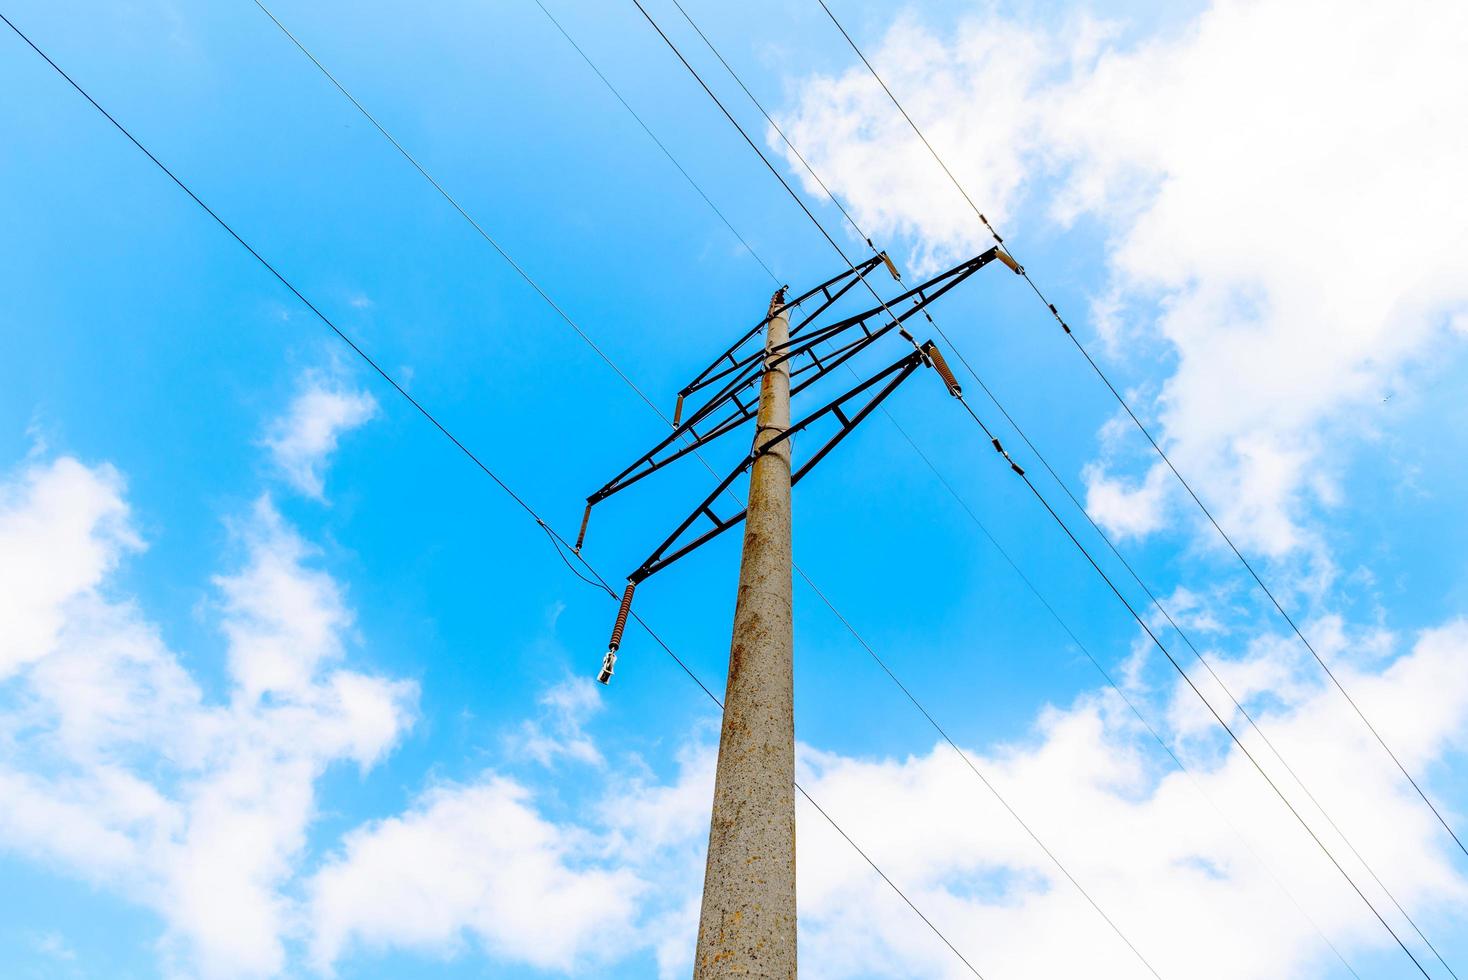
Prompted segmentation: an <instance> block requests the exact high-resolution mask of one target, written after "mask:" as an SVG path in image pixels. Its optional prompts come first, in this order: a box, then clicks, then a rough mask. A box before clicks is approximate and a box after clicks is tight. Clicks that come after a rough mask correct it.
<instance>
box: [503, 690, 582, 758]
mask: <svg viewBox="0 0 1468 980" xmlns="http://www.w3.org/2000/svg"><path fill="white" fill-rule="evenodd" d="M601 698H602V694H601V685H600V684H597V683H595V682H593V681H592V680H591V678H589V677H568V678H566V679H565V680H564V681H562V682H561V683H559V684H556V685H554V686H552V687H551V688H550V689H549V690H547V691H546V692H545V693H543V694H542V695H541V696H540V698H539V703H540V708H541V713H540V717H539V718H537V719H535V720H530V719H527V720H525V721H523V722H521V724H520V729H519V731H517V732H515V733H514V734H513V735H511V736H510V738H509V748H510V751H511V753H513V754H515V755H521V756H525V757H527V758H530V759H533V760H534V761H536V762H538V763H540V764H541V765H544V766H548V765H551V764H552V763H553V762H555V761H556V760H557V759H559V758H567V759H571V760H573V761H576V762H582V763H585V764H587V765H592V766H599V765H601V764H602V763H603V762H604V761H605V760H603V758H602V754H601V751H600V750H599V749H598V748H597V747H596V743H595V742H594V741H592V739H591V736H590V735H588V734H587V732H586V729H585V727H584V726H585V723H586V721H587V719H589V718H590V717H591V716H593V715H595V714H597V713H598V712H600V711H601V709H602V700H601Z"/></svg>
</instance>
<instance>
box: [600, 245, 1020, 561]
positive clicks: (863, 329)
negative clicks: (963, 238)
mask: <svg viewBox="0 0 1468 980" xmlns="http://www.w3.org/2000/svg"><path fill="white" fill-rule="evenodd" d="M1004 258H1005V256H1004V254H1003V253H1002V252H1000V251H999V249H998V248H997V247H995V248H990V249H989V250H988V251H986V252H983V253H981V254H979V255H976V256H974V257H973V258H971V259H968V260H967V261H964V262H961V263H959V264H958V265H955V266H954V267H953V268H951V269H948V270H946V271H944V272H941V273H939V274H938V275H936V276H933V277H932V278H931V279H929V280H927V281H926V282H923V283H920V284H918V285H916V286H914V287H912V288H910V289H908V290H906V291H905V292H903V293H901V294H900V295H898V296H897V297H896V298H894V299H892V300H891V301H889V302H887V303H884V304H881V305H878V306H873V307H871V308H869V309H867V310H864V311H862V312H860V313H857V314H854V315H852V316H848V317H845V318H843V319H840V320H837V321H836V322H834V323H831V324H827V325H825V326H821V327H818V328H815V329H810V324H811V323H813V322H814V321H815V319H816V318H817V317H819V316H820V315H821V314H822V313H824V312H825V311H826V310H828V309H829V308H830V306H831V304H832V303H834V302H835V301H836V300H837V299H839V298H841V296H843V295H845V293H846V292H847V291H849V290H850V289H851V288H852V287H854V286H855V285H856V284H858V283H859V282H861V281H862V279H863V278H864V277H865V276H866V275H867V273H869V272H870V271H871V270H872V269H874V268H876V267H877V266H879V265H881V264H883V262H884V260H883V258H882V256H881V255H877V256H874V257H873V258H871V259H868V260H867V261H866V262H863V263H861V264H860V265H857V266H853V267H852V268H851V269H848V270H846V272H843V273H842V274H841V275H838V276H834V277H832V278H831V279H828V280H826V282H824V283H822V284H821V285H819V286H817V287H816V288H815V289H812V290H809V291H807V292H806V293H804V294H803V295H802V296H800V297H798V298H796V299H795V300H793V301H790V302H788V303H786V304H785V307H784V308H785V309H787V310H788V309H790V308H792V307H794V306H796V305H797V304H799V303H800V302H802V301H803V300H805V299H808V298H810V297H811V296H814V295H815V294H817V293H820V294H821V295H822V296H823V297H824V298H823V300H822V302H821V303H820V304H819V306H818V308H817V309H816V310H815V311H813V312H812V313H810V314H809V315H808V316H805V317H803V318H802V319H801V320H800V322H799V323H798V324H797V326H796V327H795V328H793V329H792V330H791V337H790V339H789V340H788V341H786V342H785V343H782V344H779V345H777V346H775V347H772V348H770V349H768V350H765V349H760V350H756V351H754V352H752V353H750V354H747V355H745V356H743V357H735V356H734V355H735V353H736V352H737V351H738V350H739V348H740V347H742V346H743V345H744V344H745V343H747V342H748V341H749V340H750V338H752V337H753V336H754V335H755V333H756V332H757V331H759V330H761V329H763V328H764V326H765V325H766V324H767V323H768V322H769V317H766V318H765V319H763V320H761V321H760V322H759V323H758V324H756V325H755V326H754V327H753V328H752V329H751V330H750V331H749V332H747V333H746V334H745V335H744V336H743V337H741V338H740V340H739V341H738V342H737V343H735V344H734V345H733V346H731V347H730V348H728V349H727V350H726V351H725V352H724V353H723V354H721V355H720V356H719V359H718V360H716V361H714V363H713V364H711V365H709V367H707V368H705V369H704V371H703V372H702V373H701V374H700V375H699V376H698V377H697V378H695V379H694V381H693V382H692V383H691V384H689V385H688V386H687V387H685V388H684V389H683V391H681V392H680V393H679V395H678V407H679V413H675V421H674V427H673V431H672V432H671V433H669V434H668V435H667V436H666V437H665V438H663V439H662V440H661V441H660V442H658V444H657V445H656V446H654V447H653V448H652V449H650V450H649V451H648V452H646V453H644V454H643V455H642V456H640V457H638V458H637V459H636V460H635V461H634V462H633V463H632V464H631V465H629V466H628V467H626V468H625V469H623V470H622V471H621V472H620V473H618V474H617V475H616V476H614V477H613V478H612V479H611V480H609V481H607V483H606V484H604V485H603V486H602V487H601V488H599V489H598V490H597V491H596V492H594V493H592V494H591V495H590V496H589V497H587V498H586V506H587V512H588V514H589V512H590V510H591V508H592V507H594V506H595V505H596V504H598V503H600V502H601V501H603V500H606V499H607V498H608V497H610V496H612V495H613V494H616V493H619V492H620V491H622V490H625V489H627V488H628V487H630V486H631V485H632V484H634V483H637V482H638V481H640V480H642V479H644V478H646V477H648V476H651V475H652V474H653V473H655V472H657V471H658V470H660V469H662V468H663V467H665V466H668V465H670V464H671V463H674V462H677V461H678V460H680V459H682V458H683V457H685V456H687V455H688V454H689V453H692V452H695V451H697V450H698V449H701V448H703V447H704V446H706V445H708V444H709V443H711V442H713V441H714V440H716V439H718V438H720V437H721V436H724V435H727V434H728V433H730V432H733V431H735V430H736V429H739V428H740V427H742V426H743V425H744V424H745V423H747V422H749V421H750V420H751V419H753V418H754V416H755V413H756V411H757V410H758V403H757V398H756V397H755V393H754V392H753V391H751V390H750V389H753V388H754V386H755V385H756V384H757V383H758V382H759V379H760V378H761V377H762V376H763V374H764V372H765V371H767V370H770V369H772V368H775V367H778V366H780V365H782V364H785V363H787V362H790V361H793V360H794V359H796V358H800V357H805V358H807V360H806V361H804V362H803V363H801V364H799V365H792V368H791V377H790V380H791V389H790V394H791V397H794V396H795V395H798V394H799V393H800V392H801V391H803V390H804V389H805V388H807V387H809V386H810V385H812V384H814V383H815V382H816V381H818V380H820V379H821V378H823V377H824V376H825V375H826V374H828V373H829V372H830V371H831V370H833V369H835V368H837V367H840V366H841V365H843V364H845V363H846V362H848V361H850V360H851V359H852V358H854V357H856V356H857V355H858V354H860V353H861V352H862V351H864V350H866V349H867V348H868V347H870V346H871V345H873V344H874V343H876V342H877V341H878V340H880V339H881V338H882V337H884V336H885V335H886V334H887V333H889V332H890V331H892V330H894V329H899V328H901V327H902V324H904V323H905V322H906V321H907V320H909V319H910V318H912V317H913V316H916V315H917V314H918V313H920V312H922V311H923V310H924V309H925V308H926V307H927V305H928V304H929V303H932V302H934V301H935V300H937V299H938V298H940V297H941V296H943V295H944V294H945V293H947V292H948V291H949V290H951V289H954V288H956V287H957V286H959V285H960V284H961V283H963V282H964V280H966V279H968V277H969V276H972V275H973V274H974V273H976V272H978V271H979V270H980V269H982V268H983V267H984V266H986V265H988V264H989V263H990V262H993V261H994V260H995V259H999V260H1001V261H1003V260H1004ZM1005 264H1006V265H1007V264H1008V263H1007V262H1006V263H1005ZM833 289H834V291H833ZM909 300H911V301H912V305H911V306H910V307H908V308H907V309H905V310H902V311H901V312H894V311H893V309H892V308H893V307H894V306H897V305H898V304H901V303H905V302H907V301H909ZM879 317H885V318H886V322H885V323H881V324H880V325H873V323H871V322H869V321H877V320H878V318H879ZM853 331H855V332H857V335H856V336H844V335H849V334H851V333H852V332H853ZM822 344H831V345H833V347H832V349H831V350H829V351H826V352H824V353H819V352H818V351H817V347H818V346H819V345H822ZM726 361H727V362H728V363H727V366H721V365H724V363H725V362H726ZM724 379H728V380H726V381H725V382H724V384H723V385H722V386H721V387H719V389H718V390H717V391H715V392H714V394H713V395H711V396H710V397H709V398H708V399H707V400H706V401H705V402H704V403H703V404H702V405H701V406H700V407H699V408H697V409H696V410H694V411H693V412H692V414H690V415H689V416H688V418H687V419H685V420H681V421H680V420H678V419H677V418H676V414H681V410H682V406H683V400H684V399H685V398H686V397H687V396H688V395H690V394H693V393H694V392H697V391H700V390H702V389H704V388H707V387H708V386H710V385H713V384H715V383H717V382H719V381H721V380H724ZM700 427H701V428H702V431H700ZM680 443H681V445H680ZM584 527H585V521H584V520H583V529H584ZM579 544H580V542H579V540H578V547H579Z"/></svg>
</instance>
